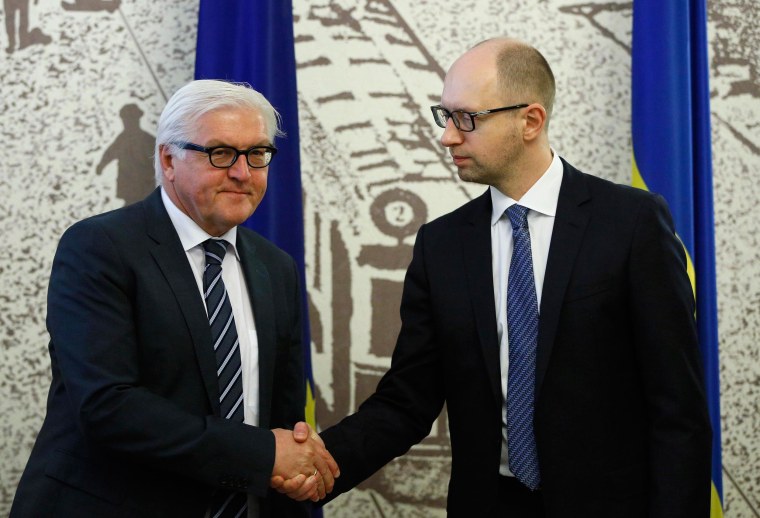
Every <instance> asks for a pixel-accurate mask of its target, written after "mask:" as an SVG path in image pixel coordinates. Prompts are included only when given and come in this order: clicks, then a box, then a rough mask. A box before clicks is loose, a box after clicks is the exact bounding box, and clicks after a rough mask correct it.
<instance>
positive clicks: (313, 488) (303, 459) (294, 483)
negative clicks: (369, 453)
mask: <svg viewBox="0 0 760 518" xmlns="http://www.w3.org/2000/svg"><path fill="white" fill-rule="evenodd" d="M272 433H274V438H275V459H274V467H273V468H272V478H271V479H270V485H271V486H272V487H273V488H274V489H276V490H277V491H278V492H280V493H283V494H286V495H288V496H289V497H290V498H293V499H294V500H299V501H303V500H311V501H313V502H317V501H319V500H321V499H323V498H324V497H325V495H327V493H330V492H331V491H332V489H333V485H334V484H335V479H336V478H337V477H338V476H340V470H339V469H338V463H337V462H335V459H333V458H332V455H330V453H329V452H328V451H327V449H325V443H324V442H322V439H321V438H320V437H319V434H317V432H315V431H314V430H312V429H311V427H310V426H309V425H308V424H306V423H304V422H300V423H297V424H296V426H295V428H294V429H293V430H292V431H291V430H285V429H282V428H276V429H274V430H272Z"/></svg>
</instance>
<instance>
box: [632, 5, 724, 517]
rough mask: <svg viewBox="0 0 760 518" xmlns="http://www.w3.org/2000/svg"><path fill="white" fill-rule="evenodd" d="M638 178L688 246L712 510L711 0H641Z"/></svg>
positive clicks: (715, 388)
mask: <svg viewBox="0 0 760 518" xmlns="http://www.w3.org/2000/svg"><path fill="white" fill-rule="evenodd" d="M631 75H632V82H633V84H632V92H631V95H632V110H631V121H632V140H633V185H634V186H637V187H640V188H642V189H647V190H651V191H652V192H657V193H659V194H661V195H663V196H664V197H665V199H666V200H667V201H668V204H669V205H670V209H671V211H672V213H673V218H674V220H675V225H676V233H677V234H678V237H679V238H680V239H681V241H682V243H683V245H684V248H685V250H686V254H687V261H688V269H689V277H690V278H691V282H692V288H693V289H694V293H695V297H696V306H697V313H696V318H697V327H698V332H699V344H700V352H701V355H702V364H703V367H704V370H705V373H704V379H705V388H706V393H707V401H708V405H709V411H710V420H711V423H712V429H713V449H712V505H711V518H721V517H722V516H723V511H722V503H721V502H722V499H723V483H722V476H721V475H722V465H721V445H720V444H721V443H720V431H721V430H720V390H719V376H718V374H719V373H718V312H717V303H716V302H717V301H716V289H715V235H714V230H713V229H714V224H713V194H712V153H711V147H710V142H711V141H710V94H709V86H708V77H709V76H708V62H707V6H706V0H685V1H679V2H670V1H666V2H663V1H662V0H634V2H633V45H632V67H631Z"/></svg>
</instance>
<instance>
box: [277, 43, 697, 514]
mask: <svg viewBox="0 0 760 518" xmlns="http://www.w3.org/2000/svg"><path fill="white" fill-rule="evenodd" d="M554 94H555V84H554V77H553V74H552V71H551V69H550V67H549V64H548V63H547V62H546V60H545V59H544V57H543V56H542V55H541V54H540V53H539V52H538V51H537V50H536V49H534V48H532V47H531V46H529V45H527V44H525V43H523V42H520V41H516V40H512V39H507V38H499V39H493V40H488V41H485V42H483V43H481V44H479V45H477V46H475V47H474V48H472V49H471V50H469V51H468V52H466V53H465V54H464V55H463V56H461V57H460V58H459V59H457V60H456V62H455V63H454V64H453V65H452V67H451V69H450V70H449V71H448V73H447V75H446V78H445V81H444V88H443V94H442V96H441V103H440V105H437V106H433V107H431V109H432V112H433V116H434V118H435V121H436V123H437V124H438V125H439V126H440V127H442V128H443V135H442V136H441V143H442V144H443V145H444V146H445V147H446V148H448V150H449V152H450V154H451V159H452V161H453V163H454V165H455V166H456V167H457V169H458V172H459V177H460V178H461V179H462V180H464V181H466V182H476V183H480V184H484V185H487V186H488V188H487V189H486V191H485V192H484V193H483V195H482V196H480V197H478V198H476V199H474V200H472V201H470V202H469V203H467V204H465V205H464V206H462V207H460V208H459V209H457V210H455V211H453V212H452V213H450V214H447V215H445V216H443V217H441V218H439V219H437V220H435V221H432V222H430V223H427V224H425V225H423V226H422V227H421V228H420V230H419V233H418V235H417V240H416V244H415V247H414V257H413V259H412V262H411V265H410V266H409V270H408V272H407V275H406V280H405V284H404V293H403V297H402V301H401V318H402V328H401V331H400V334H399V337H398V342H397V344H396V348H395V351H394V354H393V361H392V365H391V368H390V370H389V371H388V372H387V374H386V375H385V376H384V377H383V379H382V380H381V381H380V383H379V385H378V387H377V391H376V392H375V393H374V394H373V395H372V396H371V397H370V398H369V399H368V400H367V401H365V402H364V403H363V404H362V405H361V407H360V408H359V410H358V411H357V413H356V414H354V415H352V416H349V417H347V418H346V419H344V420H343V421H341V422H340V423H339V424H337V425H336V426H334V427H332V428H329V429H328V430H326V431H324V432H323V433H322V438H323V439H324V442H325V443H326V445H327V448H328V450H329V451H330V452H331V453H332V454H333V455H334V457H335V459H336V460H337V461H338V463H339V465H340V466H341V473H342V476H341V479H340V480H339V481H338V482H337V483H336V486H335V492H334V493H333V496H335V495H337V494H339V493H341V492H344V491H346V490H348V489H350V488H352V487H354V486H355V485H357V484H358V483H360V482H361V481H362V480H364V479H366V478H367V477H369V476H370V475H371V474H372V473H374V472H375V471H377V470H378V469H380V468H381V467H382V466H383V465H385V464H386V463H387V462H389V461H390V460H391V459H393V458H394V457H397V456H399V455H402V454H404V453H405V452H406V451H407V450H408V449H409V448H410V447H411V446H413V445H414V444H416V443H418V442H419V441H421V440H422V439H423V438H424V437H425V436H426V435H427V434H428V433H429V431H430V428H431V425H432V423H433V421H434V420H435V419H436V417H437V416H438V414H439V412H440V411H441V409H442V407H443V405H444V403H445V404H446V408H447V411H448V422H449V431H450V436H451V449H452V469H451V481H450V483H449V493H448V512H449V515H450V516H461V515H467V516H503V517H520V518H522V517H542V518H544V517H545V518H573V517H578V518H593V517H600V518H601V517H604V518H610V517H614V518H626V517H630V518H642V517H649V518H698V517H707V516H708V515H709V507H710V498H709V489H710V474H709V473H710V440H711V430H710V425H709V421H708V414H707V406H706V403H705V398H704V391H703V386H702V368H701V365H700V362H699V357H698V347H697V334H696V329H695V322H694V298H693V295H692V291H691V286H690V283H689V279H688V277H687V274H686V262H685V257H684V251H683V247H682V245H681V244H680V242H679V241H678V239H677V238H676V236H675V235H674V228H673V222H672V220H671V216H670V213H669V211H668V208H667V206H666V203H665V201H664V200H663V198H662V197H660V196H658V195H655V194H650V193H648V192H645V191H642V190H637V189H633V188H631V187H628V186H621V185H616V184H613V183H610V182H608V181H605V180H602V179H600V178H597V177H595V176H590V175H588V174H584V173H582V172H581V171H579V170H577V169H576V168H574V167H573V166H572V165H570V164H569V163H567V162H566V161H565V160H563V159H562V158H561V157H560V156H559V155H558V154H557V152H556V151H555V150H554V149H553V148H552V147H551V146H550V144H549V135H548V127H549V121H550V119H551V113H552V105H553V102H554ZM279 483H280V481H277V480H276V481H275V485H277V484H279ZM288 489H289V486H288V485H287V484H286V485H285V486H282V487H281V488H280V490H281V491H287V490H288Z"/></svg>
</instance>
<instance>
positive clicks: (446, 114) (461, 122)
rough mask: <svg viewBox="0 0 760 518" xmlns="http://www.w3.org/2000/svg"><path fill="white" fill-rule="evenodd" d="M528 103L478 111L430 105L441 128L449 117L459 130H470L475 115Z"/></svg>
mask: <svg viewBox="0 0 760 518" xmlns="http://www.w3.org/2000/svg"><path fill="white" fill-rule="evenodd" d="M528 106H530V104H524V103H523V104H515V105H514V106H504V107H503V108H494V109H492V110H481V111H479V112H466V111H464V110H454V111H451V112H450V111H449V110H447V109H446V108H444V107H443V106H441V105H436V106H431V107H430V111H432V112H433V119H434V120H435V123H436V124H437V125H439V126H440V127H442V128H446V123H447V122H448V121H449V119H451V120H453V121H454V126H456V128H457V129H458V130H459V131H472V130H474V129H475V117H479V116H480V115H487V114H489V113H496V112H505V111H509V110H519V109H520V108H527V107H528Z"/></svg>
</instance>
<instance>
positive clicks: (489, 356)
mask: <svg viewBox="0 0 760 518" xmlns="http://www.w3.org/2000/svg"><path fill="white" fill-rule="evenodd" d="M490 223H491V195H490V193H489V192H488V191H486V192H485V194H483V195H482V196H480V197H479V198H477V199H476V200H475V202H474V203H473V204H472V205H471V210H470V212H469V214H467V215H466V216H465V221H464V223H463V224H462V225H461V226H460V228H459V240H460V243H461V245H462V248H461V252H462V257H463V262H464V269H465V272H466V275H467V287H468V290H469V295H470V300H471V302H472V309H473V312H474V317H475V326H476V328H477V332H478V337H479V338H480V340H479V341H480V348H481V351H482V353H483V358H484V361H485V366H486V372H487V375H488V380H489V384H490V385H491V389H492V390H493V393H494V396H496V400H497V401H501V398H502V393H501V374H500V367H499V338H498V334H497V331H496V309H495V308H496V306H495V303H494V298H493V269H492V266H491V225H490Z"/></svg>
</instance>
